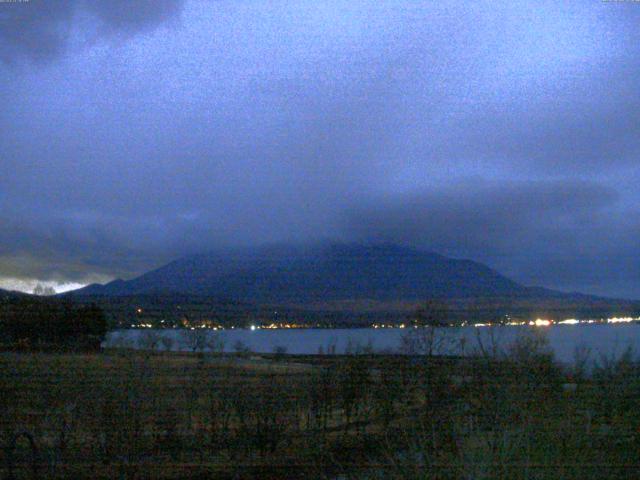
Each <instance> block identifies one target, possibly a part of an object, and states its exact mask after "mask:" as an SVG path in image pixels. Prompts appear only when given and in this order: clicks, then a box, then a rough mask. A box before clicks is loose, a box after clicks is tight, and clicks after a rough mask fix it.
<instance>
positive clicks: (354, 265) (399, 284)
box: [74, 244, 568, 304]
mask: <svg viewBox="0 0 640 480" xmlns="http://www.w3.org/2000/svg"><path fill="white" fill-rule="evenodd" d="M162 292H164V293H181V294H193V295H208V296H212V297H217V298H228V299H233V300H237V301H245V302H253V303H259V304H310V303H315V302H332V301H344V300H376V301H381V302H393V301H420V300H424V299H427V298H444V299H462V298H490V297H513V298H519V299H523V298H529V297H539V298H547V297H557V296H561V295H568V294H561V293H559V292H553V291H551V290H546V289H541V288H531V287H526V286H523V285H520V284H518V283H516V282H514V281H512V280H510V279H508V278H506V277H505V276H503V275H501V274H499V273H498V272H496V271H495V270H492V269H491V268H489V267H487V266H485V265H482V264H480V263H477V262H474V261H471V260H458V259H452V258H447V257H444V256H442V255H438V254H436V253H431V252H424V251H420V250H416V249H412V248H405V247H400V246H395V245H359V244H334V245H330V246H316V247H292V246H270V247H262V248H256V249H242V250H234V251H227V252H216V253H207V254H201V255H192V256H187V257H184V258H181V259H179V260H176V261H174V262H171V263H169V264H167V265H165V266H163V267H161V268H158V269H157V270H153V271H150V272H148V273H145V274H144V275H142V276H140V277H137V278H135V279H133V280H129V281H123V280H116V281H113V282H111V283H108V284H106V285H97V284H94V285H90V286H88V287H85V288H83V289H80V290H76V291H75V292H74V295H106V296H124V295H139V294H147V293H162Z"/></svg>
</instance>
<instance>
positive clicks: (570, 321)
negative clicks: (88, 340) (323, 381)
mask: <svg viewBox="0 0 640 480" xmlns="http://www.w3.org/2000/svg"><path fill="white" fill-rule="evenodd" d="M164 322H165V321H164V320H162V321H161V322H160V323H161V325H153V324H151V323H132V324H131V328H164V326H165V325H164ZM632 322H640V317H611V318H600V319H585V320H578V319H576V318H567V319H565V320H552V319H545V318H536V319H535V320H530V321H526V320H509V321H508V322H503V323H487V322H479V323H469V322H467V321H465V322H462V323H461V324H460V325H459V326H460V327H467V326H471V327H478V328H481V327H493V326H513V327H522V326H531V327H549V326H552V325H586V324H618V323H632ZM181 323H182V327H184V328H190V329H191V330H195V329H196V328H197V329H208V330H214V331H217V330H225V327H223V326H222V325H217V324H212V322H208V321H207V322H204V323H198V324H197V325H193V324H192V323H190V322H186V321H184V320H183V321H182V322H181ZM452 326H454V325H452ZM314 327H315V328H321V325H315V326H314V325H308V324H301V323H270V324H268V325H260V324H258V325H255V324H254V325H250V326H249V327H244V328H247V329H248V330H251V331H255V330H284V329H304V328H314ZM174 328H175V327H174ZM226 328H228V329H235V328H243V327H237V326H235V325H233V326H228V327H226ZM370 328H374V329H387V328H401V329H402V328H411V325H408V324H406V323H395V324H394V323H373V324H371V325H370ZM413 328H419V327H418V326H417V325H414V326H413Z"/></svg>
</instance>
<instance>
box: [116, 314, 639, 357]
mask: <svg viewBox="0 0 640 480" xmlns="http://www.w3.org/2000/svg"><path fill="white" fill-rule="evenodd" d="M150 331H151V330H150V329H132V330H116V331H113V332H110V333H109V334H108V335H107V339H106V341H105V343H104V346H107V347H109V346H127V347H133V348H139V347H140V343H139V339H140V338H141V337H142V336H144V335H149V333H148V332H150ZM534 331H535V332H536V333H541V334H543V335H545V336H546V337H547V339H548V342H549V346H550V348H551V349H552V351H553V353H554V355H555V358H556V359H557V360H559V361H561V362H565V363H571V362H572V361H573V360H574V355H575V352H576V349H584V348H588V349H590V351H591V355H592V357H594V358H600V357H602V356H606V357H610V358H615V357H619V356H620V355H621V354H622V353H624V351H625V350H626V349H627V348H629V347H630V348H632V349H633V350H634V351H635V352H636V353H640V324H637V323H632V324H619V325H606V324H596V325H557V326H550V327H544V328H536V327H527V326H520V327H516V326H502V327H487V328H474V327H457V328H454V327H450V328H441V329H437V335H438V338H444V339H446V340H445V341H443V342H442V345H441V348H440V352H439V353H444V354H452V355H459V354H470V353H473V352H475V351H477V350H478V347H479V345H480V343H482V344H483V345H485V346H487V345H490V344H492V343H495V344H496V345H498V346H499V347H500V348H503V349H504V348H508V346H509V345H510V344H512V343H513V342H514V341H515V340H516V339H517V338H518V337H519V336H521V335H526V334H530V333H531V332H534ZM153 332H155V333H157V334H158V335H160V336H165V337H169V338H171V339H172V345H171V348H172V350H189V348H188V347H187V346H186V345H185V342H184V338H183V333H182V332H183V330H179V329H166V330H153ZM409 332H411V329H398V328H393V329H374V328H360V329H278V330H275V329H274V330H249V329H246V330H245V329H233V330H224V331H217V332H214V331H212V330H207V334H208V335H209V336H210V337H211V338H214V337H215V338H217V339H219V340H222V342H223V343H224V350H225V351H226V352H233V351H235V346H236V345H237V344H238V342H241V343H242V344H243V345H245V346H246V347H247V348H248V349H249V350H251V351H252V352H256V353H273V352H274V351H275V349H276V348H278V347H284V349H286V352H287V353H290V354H316V353H318V352H319V350H320V349H321V351H322V352H323V353H328V352H329V351H331V349H332V347H333V348H334V349H335V352H336V353H345V352H346V351H349V349H351V351H353V350H354V349H357V348H367V346H370V347H372V348H373V350H374V351H377V352H394V353H397V352H399V351H401V349H402V344H403V341H402V340H403V337H405V336H406V335H407V334H408V333H409ZM157 348H158V349H163V348H165V347H163V345H162V343H159V345H158V347H157Z"/></svg>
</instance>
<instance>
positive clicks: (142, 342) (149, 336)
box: [138, 330, 161, 350]
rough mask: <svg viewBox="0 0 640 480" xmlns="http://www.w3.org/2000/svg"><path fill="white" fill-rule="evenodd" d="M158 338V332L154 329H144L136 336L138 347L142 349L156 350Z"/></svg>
mask: <svg viewBox="0 0 640 480" xmlns="http://www.w3.org/2000/svg"><path fill="white" fill-rule="evenodd" d="M160 340H161V338H160V334H159V333H158V332H157V331H156V330H145V331H144V332H142V333H141V334H140V336H139V337H138V347H140V348H142V349H143V350H156V349H157V348H158V345H160Z"/></svg>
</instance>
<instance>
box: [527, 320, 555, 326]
mask: <svg viewBox="0 0 640 480" xmlns="http://www.w3.org/2000/svg"><path fill="white" fill-rule="evenodd" d="M529 325H532V326H534V327H548V326H549V325H551V320H543V319H542V318H537V319H536V320H535V321H534V322H529Z"/></svg>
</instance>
